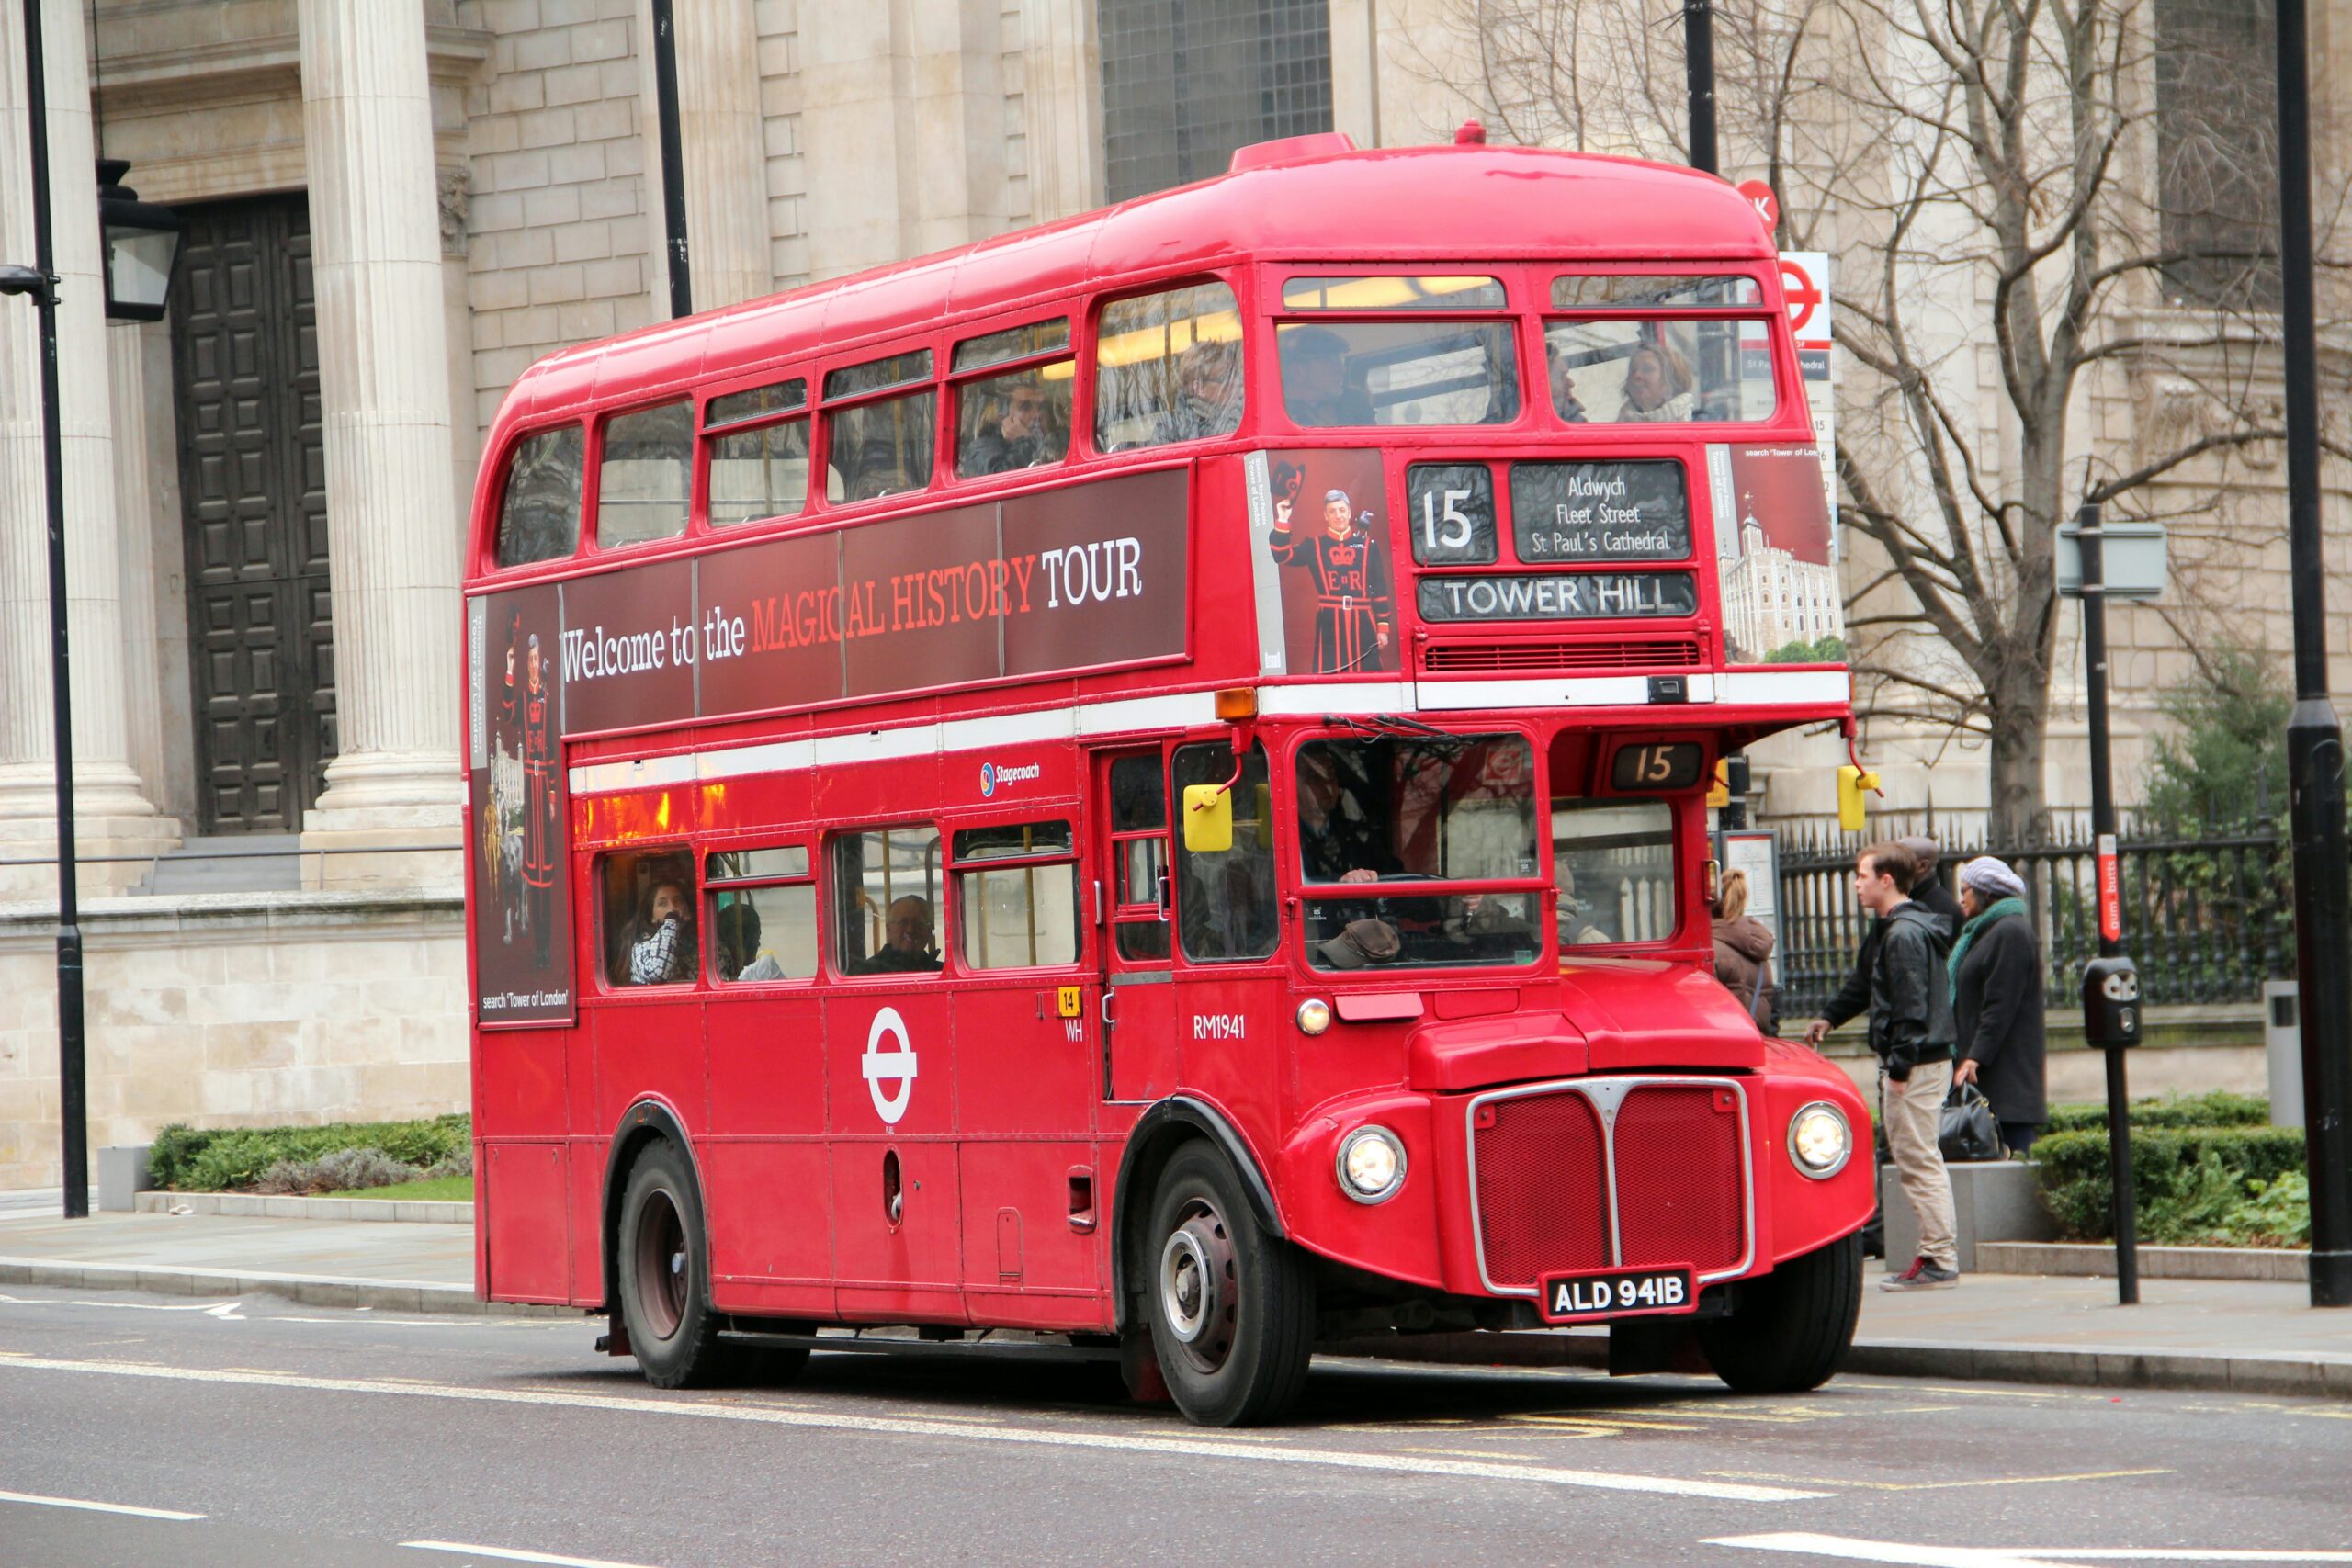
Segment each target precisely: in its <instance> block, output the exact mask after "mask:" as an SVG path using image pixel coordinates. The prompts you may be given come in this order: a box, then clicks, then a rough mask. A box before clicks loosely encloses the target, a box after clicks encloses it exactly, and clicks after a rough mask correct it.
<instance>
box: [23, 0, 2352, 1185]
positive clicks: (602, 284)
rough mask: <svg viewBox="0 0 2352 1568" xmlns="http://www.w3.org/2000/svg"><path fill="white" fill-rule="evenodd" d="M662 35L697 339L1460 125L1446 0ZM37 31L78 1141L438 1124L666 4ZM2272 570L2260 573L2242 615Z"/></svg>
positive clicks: (648, 295) (613, 327)
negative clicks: (518, 491)
mask: <svg viewBox="0 0 2352 1568" xmlns="http://www.w3.org/2000/svg"><path fill="white" fill-rule="evenodd" d="M2345 9H2346V6H2345V0H2331V3H2330V4H2329V5H2327V6H2323V7H2322V10H2323V11H2324V12H2325V13H2327V15H2328V16H2329V17H2335V15H2336V14H2337V13H2340V12H2344V11H2345ZM676 10H677V15H678V50H679V59H678V68H679V77H680V97H681V102H682V105H683V114H682V117H681V120H682V123H681V137H682V146H683V155H684V176H685V177H684V183H685V186H686V189H685V207H686V212H687V219H688V228H689V232H690V234H691V236H692V262H691V268H690V272H691V278H690V281H691V287H692V292H693V297H694V302H695V306H696V307H697V308H704V309H707V308H710V307H714V306H719V305H725V304H729V303H731V302H734V301H738V300H741V299H750V298H754V297H757V296H759V295H762V294H765V293H768V292H772V291H775V290H777V289H783V288H792V287H795V286H797V285H799V284H803V283H807V282H809V281H812V280H819V279H823V278H830V277H835V276H842V275H843V274H846V273H850V272H854V271H856V270H858V269H860V268H864V267H867V266H872V265H879V264H883V263H888V262H891V261H895V260H898V259H900V258H903V257H907V256H910V255H915V254H921V253H923V252H926V251H931V250H934V249H937V248H940V247H943V246H948V245H954V244H958V243H966V242H968V241H973V240H977V239H981V238H985V237H987V236H989V235H991V234H996V233H1000V232H1003V231H1008V230H1011V229H1015V228H1019V227H1022V226H1024V225H1028V224H1033V223H1037V222H1043V221H1047V220H1053V219H1057V218H1060V217H1064V216H1067V215H1069V214H1073V213H1077V212H1080V211H1084V210H1086V209H1090V208H1091V207H1095V206H1098V205H1100V204H1102V203H1103V201H1105V200H1106V199H1113V198H1116V197H1125V196H1127V195H1132V194H1136V193H1137V192H1139V191H1143V190H1148V189H1151V188H1156V187H1157V186H1162V185H1165V184H1169V183H1172V182H1174V181H1179V180H1182V179H1188V178H1193V177H1198V176H1200V175H1204V174H1209V173H1214V172H1216V170H1218V169H1221V168H1222V167H1223V165H1224V163H1225V159H1226V157H1227V154H1228V153H1229V152H1230V150H1231V149H1232V148H1233V147H1235V146H1238V145H1240V144H1243V143H1245V142H1249V141H1258V140H1262V139H1265V138H1268V137H1272V136H1280V135H1288V134H1295V133H1298V132H1301V131H1308V130H1326V129H1337V130H1343V131H1347V132H1349V133H1350V134H1351V135H1352V136H1353V137H1354V138H1355V140H1356V141H1357V142H1358V143H1359V144H1361V145H1364V146H1374V145H1384V144H1386V145H1394V144H1402V143H1410V142H1419V141H1442V140H1445V139H1447V138H1449V137H1450V136H1451V135H1452V133H1453V128H1454V126H1455V125H1457V124H1458V123H1459V122H1460V120H1461V119H1462V118H1464V117H1465V116H1467V115H1469V114H1472V113H1476V112H1479V110H1480V107H1481V105H1480V102H1479V99H1478V96H1477V94H1476V92H1475V91H1473V90H1472V89H1471V88H1470V87H1469V86H1468V85H1465V84H1466V78H1465V77H1464V75H1463V73H1461V72H1459V71H1458V70H1457V69H1456V68H1455V66H1454V65H1453V64H1450V63H1449V58H1450V57H1449V56H1448V54H1447V52H1446V51H1447V50H1448V49H1450V48H1458V47H1459V43H1460V38H1461V34H1460V31H1459V28H1458V20H1459V17H1460V15H1461V13H1462V12H1463V10H1464V7H1463V6H1462V5H1461V4H1460V3H1459V0H1188V3H1186V4H1182V5H1180V4H1177V3H1176V0H891V3H889V4H866V3H863V0H693V3H691V4H689V3H685V0H681V3H680V4H679V5H678V6H677V7H676ZM44 16H45V18H46V22H45V26H46V28H47V45H48V48H47V62H48V82H49V95H50V106H51V113H50V126H49V132H50V139H51V161H52V167H53V168H54V169H55V170H57V171H59V177H58V178H57V181H56V191H57V197H56V201H55V220H56V225H57V235H58V254H59V257H60V265H61V271H62V276H63V283H62V289H63V298H64V307H63V311H62V325H61V336H62V355H63V363H64V367H65V381H64V388H63V410H62V414H63V423H64V432H65V447H66V474H65V499H66V513H67V536H68V562H69V570H70V573H71V577H72V582H73V592H72V605H71V626H72V634H73V639H74V641H73V647H74V661H73V671H72V673H73V689H74V745H75V768H76V784H77V789H78V790H79V792H80V801H81V815H80V820H79V824H78V836H79V848H80V852H81V853H82V855H83V856H84V857H85V869H84V873H83V876H84V888H85V896H87V897H88V900H89V901H88V904H87V906H86V930H87V940H88V942H89V946H90V952H91V960H90V964H91V967H90V980H89V989H90V994H91V1007H92V1043H91V1055H90V1063H91V1074H92V1090H91V1092H92V1116H93V1129H92V1132H93V1142H94V1144H105V1143H109V1142H120V1141H129V1140H133V1139H137V1138H141V1137H143V1136H144V1135H146V1134H149V1133H152V1132H153V1129H154V1127H155V1126H156V1125H158V1124H160V1123H161V1122H164V1121H169V1120H187V1121H193V1122H199V1123H212V1124H219V1123H223V1122H237V1121H243V1120H249V1119H276V1120H287V1119H316V1118H325V1117H342V1116H359V1115H368V1116H375V1115H402V1114H413V1113H421V1112H425V1111H440V1110H446V1109H449V1108H451V1107H454V1106H458V1105H461V1104H463V1103H464V1101H465V1098H466V1093H467V1083H466V1065H465V1064H466V1031H465V1023H466V1021H465V1013H464V1006H463V1001H462V995H461V993H462V989H463V974H462V964H463V958H462V953H461V949H460V945H459V942H458V922H459V914H460V911H459V897H458V880H459V873H458V851H457V847H456V846H457V844H458V830H459V800H460V790H461V783H460V773H459V766H458V748H459V729H460V722H461V721H460V711H459V706H458V591H457V590H458V555H459V551H458V546H459V540H460V535H461V530H462V527H463V520H464V518H465V515H466V511H467V507H468V504H469V496H470V493H471V490H472V486H473V482H474V477H475V469H476V467H477V465H478V462H479V459H480V456H481V431H482V429H483V428H484V427H485V425H486V424H487V423H488V421H489V420H490V418H491V416H492V412H493V411H494V410H495V408H496V406H497V404H498V402H499V400H500V399H501V397H502V396H503V393H504V391H505V389H506V388H507V386H508V385H509V384H510V383H511V382H512V381H513V380H514V378H515V376H516V375H517V374H518V373H519V372H520V371H521V370H522V369H523V368H524V367H526V366H527V365H529V364H530V363H531V362H532V361H533V360H535V359H537V357H539V356H540V355H544V354H547V353H548V352H550V351H552V350H554V349H557V348H560V347H562V346H565V345H568V344H576V343H580V342H582V341H584V340H589V339H594V338H597V337H601V336H605V335H607V334H610V333H616V332H623V331H627V330H628V329H631V328H634V327H638V326H642V325H645V324H647V323H648V322H650V321H654V320H657V319H659V318H660V317H661V316H662V314H664V313H665V312H666V309H667V297H668V296H667V287H668V277H667V268H666V266H665V261H664V254H663V246H662V217H661V215H662V209H663V200H662V189H661V175H660V167H659V164H660V160H659V157H658V155H657V151H656V147H657V138H656V133H655V121H654V115H653V113H652V105H653V102H654V91H653V82H652V66H651V60H650V49H649V48H648V46H647V40H648V38H649V36H650V31H649V29H650V17H649V6H648V3H647V0H96V4H95V6H85V4H84V3H83V0H50V3H49V4H48V6H47V8H46V10H45V12H44ZM2321 30H2322V32H2323V33H2325V28H2322V29H2321ZM2339 30H2342V29H2339ZM2328 36H2333V35H2328ZM2331 47H2335V46H2333V45H2331ZM23 49H24V38H23V35H22V31H21V22H20V18H19V16H18V8H17V6H13V5H9V6H0V257H5V258H6V259H11V260H14V259H20V258H24V259H28V258H29V256H30V254H31V248H32V245H31V233H30V222H29V216H28V215H29V209H30V203H29V199H28V173H27V166H26V157H25V152H24V149H25V147H26V145H27V130H28V118H27V112H26V106H25V102H24V86H23V84H24V73H23V63H24V62H23ZM2345 74H2346V76H2352V72H2347V73H2345ZM101 154H103V155H105V156H107V157H113V158H125V159H128V160H130V164H131V169H130V176H129V180H130V184H131V185H133V186H135V187H136V188H137V190H138V191H139V193H140V195H141V197H142V198H144V199H146V200H149V201H154V202H162V203H167V204H170V205H172V206H174V207H175V209H178V210H180V211H181V212H182V213H183V214H184V216H185V217H186V218H187V222H188V235H187V245H186V248H185V252H184V256H183V261H182V265H181V269H180V273H179V275H178V277H177V279H176V282H175V299H174V308H173V310H172V314H171V318H170V320H168V321H164V322H160V323H156V324H153V325H137V324H122V323H116V324H109V323H108V322H107V321H105V320H104V319H103V317H102V313H101V310H100V307H99V303H98V302H99V300H100V299H101V298H102V296H101V292H100V289H99V286H98V276H97V274H98V266H99V240H98V232H97V226H96V203H95V188H94V186H91V185H89V184H86V183H85V182H83V181H82V180H80V179H79V178H77V177H74V174H73V173H72V172H74V171H80V170H85V169H88V168H90V167H91V166H92V160H93V159H94V158H95V157H96V156H98V155H101ZM31 322H32V313H31V312H30V311H29V310H20V309H17V307H16V304H15V303H14V302H0V1186H8V1185H24V1184H28V1183H34V1182H38V1181H40V1180H42V1179H54V1161H55V1150H56V1139H55V1124H56V1087H55V1056H54V1051H55V1045H54V1012H53V999H52V992H51V984H50V978H49V964H50V963H51V952H52V950H51V936H52V932H51V926H50V923H49V922H50V920H51V919H52V915H51V907H50V906H49V905H48V904H47V903H46V900H47V899H48V898H49V897H50V896H51V892H52V889H53V884H52V881H51V876H50V874H49V873H48V872H47V871H46V870H45V869H44V867H43V865H42V863H41V862H42V861H43V859H44V858H45V857H46V856H47V855H48V854H49V853H50V852H51V836H52V832H53V821H52V818H51V810H52V805H51V766H52V764H51V750H50V735H51V728H50V727H51V719H50V705H49V697H48V693H49V664H48V641H47V636H46V626H47V624H48V604H47V568H46V558H45V553H44V552H45V543H44V535H43V525H42V522H41V518H42V515H43V513H42V504H41V493H40V484H41V479H40V475H41V457H40V440H41V435H40V411H39V400H38V393H37V391H36V388H37V385H38V383H37V380H36V360H35V357H34V353H35V343H34V335H33V330H32V325H31ZM2277 553H2278V552H2277V551H2272V552H2270V554H2271V555H2276V554H2277ZM2278 570H2279V563H2278V562H2277V561H2274V560H2272V559H2270V558H2269V557H2268V556H2265V557H2263V558H2261V559H2260V560H2258V561H2256V562H2254V563H2252V564H2250V565H2249V566H2248V567H2247V568H2246V571H2247V587H2246V590H2245V592H2247V593H2248V594H2249V595H2251V596H2254V597H2256V598H2260V597H2263V596H2264V595H2267V593H2268V592H2269V589H2268V587H2267V584H2268V583H2270V582H2273V581H2276V575H2277V572H2278ZM1851 587H1852V584H1851V583H1850V582H1849V590H1850V588H1851ZM2345 591H2346V590H2345V586H2344V585H2343V584H2338V585H2337V595H2338V600H2337V602H2338V603H2339V604H2340V603H2343V602H2344V601H2343V598H2342V594H2343V592H2345ZM2158 629H2161V628H2158ZM2161 640H2162V639H2161V637H2158V636H2157V635H2156V632H2155V631H2148V632H2146V633H2145V635H2143V631H2142V630H2141V629H2135V628H2134V627H2132V626H2127V627H2126V628H2125V631H2124V634H2123V637H2122V638H2121V642H2122V647H2123V650H2124V651H2123V652H2122V654H2121V660H2120V662H2121V669H2122V674H2123V679H2124V681H2125V682H2126V683H2127V685H2129V684H2133V683H2136V684H2137V685H2138V686H2139V688H2140V689H2142V690H2143V691H2144V690H2146V689H2149V688H2150V687H2152V686H2153V684H2154V681H2155V678H2156V677H2157V675H2159V674H2160V673H2161V672H2162V671H2161V660H2160V659H2159V658H2158V657H2157V656H2155V655H2153V654H2143V649H2148V648H2151V647H2154V645H2155V644H2157V643H2158V642H2160V641H2161ZM2127 707H2128V704H2127ZM2078 773H2079V770H2073V772H2072V773H2069V771H2068V768H2067V767H2066V765H2065V764H2064V762H2063V761H2059V760H2055V759H2053V777H2054V778H2064V777H2068V776H2076V775H2078ZM1787 798H1788V800H1789V801H1790V802H1792V803H1793V804H1795V805H1807V804H1810V802H1809V801H1806V800H1804V799H1803V798H1801V793H1792V794H1791V795H1788V797H1787Z"/></svg>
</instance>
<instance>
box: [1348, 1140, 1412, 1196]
mask: <svg viewBox="0 0 2352 1568" xmlns="http://www.w3.org/2000/svg"><path fill="white" fill-rule="evenodd" d="M1339 1176H1340V1191H1342V1192H1344V1193H1346V1194H1347V1195H1348V1196H1349V1197H1351V1198H1352V1199H1354V1200H1355V1201H1357V1202H1359V1203H1385V1202H1386V1201H1388V1200H1389V1199H1391V1198H1394V1197H1395V1196H1397V1189H1398V1188H1400V1187H1402V1186H1404V1185H1405V1145H1404V1143H1403V1141H1402V1140H1400V1139H1399V1138H1398V1137H1397V1134H1394V1133H1392V1132H1390V1131H1389V1130H1388V1129H1387V1128H1385V1127H1359V1128H1357V1129H1356V1130H1355V1131H1354V1132H1352V1133H1350V1134H1348V1135H1347V1136H1346V1137H1344V1138H1342V1139H1340V1160H1339Z"/></svg>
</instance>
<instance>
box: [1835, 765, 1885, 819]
mask: <svg viewBox="0 0 2352 1568" xmlns="http://www.w3.org/2000/svg"><path fill="white" fill-rule="evenodd" d="M1876 788H1878V775H1877V774H1876V773H1865V772H1863V771H1862V770H1861V769H1860V768H1858V767H1855V766H1854V765H1853V764H1852V763H1850V762H1849V763H1848V764H1847V765H1846V766H1844V767H1842V768H1840V769H1838V827H1840V828H1842V829H1845V830H1846V831H1847V832H1849V833H1859V832H1860V831H1861V830H1862V822H1863V819H1864V818H1865V817H1866V816H1867V815H1868V812H1869V804H1868V803H1867V802H1866V801H1864V800H1863V798H1862V796H1863V795H1864V794H1865V793H1866V792H1868V791H1871V790H1874V789H1876Z"/></svg>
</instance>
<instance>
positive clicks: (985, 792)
mask: <svg viewBox="0 0 2352 1568" xmlns="http://www.w3.org/2000/svg"><path fill="white" fill-rule="evenodd" d="M995 793H996V764H995V763H994V762H982V763H981V764H980V795H981V798H983V799H986V798H987V797H988V796H989V795H994V794H995Z"/></svg>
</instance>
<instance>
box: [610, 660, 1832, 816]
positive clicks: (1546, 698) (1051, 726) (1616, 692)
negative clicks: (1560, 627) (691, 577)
mask: <svg viewBox="0 0 2352 1568" xmlns="http://www.w3.org/2000/svg"><path fill="white" fill-rule="evenodd" d="M1688 680H1689V682H1690V694H1691V702H1692V703H1694V704H1698V703H1708V702H1727V703H1741V704H1796V703H1832V702H1844V701H1845V700H1846V697H1847V693H1848V684H1849V683H1848V681H1847V678H1846V674H1845V672H1844V671H1839V670H1788V671H1775V670H1736V671H1726V672H1724V673H1723V674H1720V675H1717V674H1711V673H1703V672H1702V673H1699V674H1694V675H1691V676H1690V677H1688ZM1258 703H1259V707H1260V710H1261V712H1263V713H1266V714H1268V715H1272V716H1301V715H1311V714H1322V713H1342V714H1383V713H1414V712H1425V713H1439V712H1461V711H1468V710H1484V709H1502V708H1527V707H1536V708H1540V707H1561V706H1566V707H1645V706H1647V705H1649V677H1648V676H1646V675H1591V676H1563V677H1559V678H1556V679H1552V680H1532V681H1530V680H1518V681H1427V680H1425V681H1422V682H1419V683H1418V684H1408V683H1406V682H1394V681H1371V682H1365V681H1350V682H1321V683H1314V684H1303V685H1287V686H1264V687H1261V688H1260V689H1259V692H1258ZM1215 722H1216V696H1215V694H1212V693H1208V692H1179V693H1175V694H1170V695H1168V696H1159V697H1125V698H1120V699H1117V700H1114V701H1111V702H1101V703H1081V704H1080V705H1078V706H1076V707H1074V708H1044V709H1036V710H1032V711H1028V712H1023V713H1007V714H991V715H989V716H986V717H983V718H954V719H945V720H941V719H930V720H924V721H922V722H919V723H915V724H909V725H899V726H892V727H888V728H880V729H871V730H862V731H856V732H854V733H851V734H848V735H824V736H819V737H818V738H817V739H813V740H774V741H765V742H762V743H759V744H755V745H750V746H731V747H722V748H719V749H718V750H708V751H701V752H682V753H679V754H677V755H674V756H667V757H643V758H635V759H629V760H625V761H613V762H586V763H582V764H581V765H580V766H578V767H576V768H573V769H572V770H571V774H570V777H571V793H572V794H574V795H598V794H604V793H607V792H611V791H616V790H633V789H660V788H663V787H665V786H668V785H672V784H692V783H694V782H695V781H696V780H698V779H729V778H746V777H750V776H752V775H754V774H758V773H793V772H798V771H802V770H805V769H808V768H812V767H840V766H843V765H845V764H848V763H853V762H879V761H896V760H899V759H902V758H907V757H928V756H933V755H936V754H937V753H940V752H943V751H977V750H983V749H985V748H989V747H1006V746H1025V745H1037V744H1044V743H1046V742H1051V741H1058V740H1069V739H1081V738H1083V739H1092V738H1094V737H1098V736H1104V735H1119V734H1125V733H1128V732H1132V731H1140V730H1151V729H1189V728H1196V727H1198V726H1200V725H1204V724H1214V723H1215Z"/></svg>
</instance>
